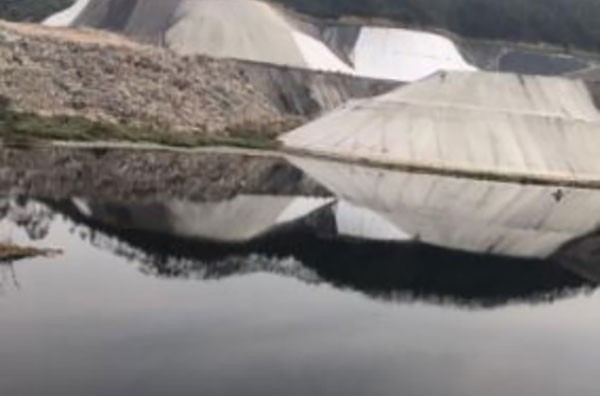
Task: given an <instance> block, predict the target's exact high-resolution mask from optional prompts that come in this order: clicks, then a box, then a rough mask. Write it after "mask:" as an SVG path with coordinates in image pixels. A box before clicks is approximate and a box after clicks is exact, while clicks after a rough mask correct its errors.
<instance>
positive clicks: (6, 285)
mask: <svg viewBox="0 0 600 396" xmlns="http://www.w3.org/2000/svg"><path fill="white" fill-rule="evenodd" d="M293 161H294V163H295V164H296V165H297V166H298V167H299V168H300V169H303V170H304V171H306V172H308V174H309V175H311V177H314V178H315V179H316V180H317V181H318V182H319V183H321V184H322V186H323V187H324V188H327V189H328V190H329V191H331V192H332V193H333V194H332V195H331V196H330V197H327V196H321V197H312V196H311V197H308V196H301V195H287V194H286V195H278V194H274V193H270V194H268V195H266V194H260V195H259V194H239V195H237V196H233V197H226V198H223V199H220V200H216V201H214V200H213V201H210V202H198V201H186V200H185V199H180V198H177V199H170V200H169V199H167V200H164V199H161V200H153V199H149V200H133V201H121V200H120V201H118V202H116V201H115V202H107V201H106V200H96V199H94V195H93V194H90V195H89V196H86V197H72V198H68V199H65V198H60V199H59V198H49V197H23V196H12V197H7V198H6V199H4V200H2V204H1V205H0V210H1V212H0V217H2V220H1V221H0V230H1V231H2V236H3V238H4V239H10V240H13V241H16V242H24V243H29V244H38V245H41V246H45V247H60V248H63V249H64V250H65V254H64V256H61V257H58V258H54V259H44V258H40V259H34V260H26V261H22V262H17V263H13V264H12V265H9V264H3V265H1V266H0V284H1V285H2V287H1V288H0V317H1V318H2V321H1V323H2V329H1V330H0V373H2V374H0V392H1V394H7V395H27V396H29V395H65V394H67V395H69V394H73V395H78V394H86V395H131V394H149V395H159V394H174V395H192V394H194V395H195V394H207V395H241V394H244V395H255V394H256V395H264V394H283V393H285V394H292V395H306V394H321V395H365V394H368V395H396V394H402V395H457V396H458V395H509V394H511V395H512V394H523V395H566V394H577V395H597V394H598V392H599V391H600V387H599V386H598V385H597V381H596V375H595V372H596V367H597V366H598V364H599V363H600V352H597V351H598V346H600V338H599V337H598V334H600V310H599V309H598V308H599V307H600V297H599V296H598V294H597V293H596V292H595V290H596V287H597V285H598V282H599V281H600V277H599V276H598V274H600V272H598V271H597V270H596V266H597V264H598V261H597V257H598V256H597V254H596V251H597V246H600V245H599V244H598V243H597V239H596V224H597V220H598V219H596V218H594V217H593V213H600V212H597V211H595V209H596V206H600V195H599V193H596V192H594V191H585V190H570V189H561V190H560V194H558V195H560V198H559V199H557V198H556V197H557V196H558V195H557V194H556V191H557V190H556V189H553V188H549V187H524V186H514V185H505V184H500V183H489V182H473V181H468V182H465V181H461V180H457V179H445V178H439V177H432V176H426V175H408V174H401V173H398V172H391V171H381V170H377V171H376V170H370V169H366V168H359V167H348V166H346V165H343V166H342V165H337V164H327V163H320V162H315V161H306V160H298V159H296V160H293ZM286 188H287V187H286ZM288 190H289V189H288ZM597 195H598V196H597ZM596 202H598V204H597V203H596Z"/></svg>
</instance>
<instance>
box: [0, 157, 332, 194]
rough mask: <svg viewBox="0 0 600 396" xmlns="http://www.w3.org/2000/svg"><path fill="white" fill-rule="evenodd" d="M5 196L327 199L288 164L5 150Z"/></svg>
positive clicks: (1, 171) (0, 169)
mask: <svg viewBox="0 0 600 396" xmlns="http://www.w3.org/2000/svg"><path fill="white" fill-rule="evenodd" d="M0 194H2V195H7V194H24V195H30V196H37V197H45V198H53V199H59V198H67V197H72V196H80V197H93V198H94V199H98V200H105V201H124V200H141V201H152V200H161V199H172V198H179V199H187V200H198V201H201V200H202V201H203V200H218V199H225V198H228V197H232V196H234V195H237V194H286V195H319V196H324V195H328V192H327V190H326V189H324V188H323V187H321V186H320V185H319V184H318V183H316V182H315V181H314V180H313V179H311V178H309V177H307V176H305V175H304V174H303V173H302V172H301V171H299V170H298V169H296V168H294V167H292V166H291V165H290V164H288V163H287V162H286V161H285V160H284V159H281V158H274V157H264V156H263V157H259V156H251V155H238V154H225V153H210V154H209V153H194V154H187V153H178V152H171V151H154V150H152V151H151V150H126V149H71V148H50V147H48V148H35V149H31V150H19V149H0Z"/></svg>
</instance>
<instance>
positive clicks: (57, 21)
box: [45, 0, 473, 81]
mask: <svg viewBox="0 0 600 396" xmlns="http://www.w3.org/2000/svg"><path fill="white" fill-rule="evenodd" d="M132 1H133V3H131V2H132ZM132 4H133V5H132ZM114 15H119V16H121V17H122V18H121V19H122V20H121V21H119V22H114V21H113V19H114ZM45 23H46V24H47V25H53V26H92V27H95V28H108V29H111V30H116V31H119V32H121V33H123V34H126V35H129V36H131V37H134V38H136V39H138V40H141V41H143V42H146V43H155V44H160V45H166V46H167V47H169V48H171V49H173V50H174V51H176V52H179V53H182V54H204V55H209V56H215V57H224V58H236V59H244V60H251V61H256V62H266V63H274V64H280V65H286V66H294V67H302V68H309V69H313V70H324V71H334V72H341V73H346V74H358V75H360V76H364V77H373V78H384V79H394V80H401V81H414V80H417V79H420V78H422V77H424V76H427V75H429V74H431V73H434V72H435V71H438V70H445V69H449V70H456V69H458V70H473V67H472V66H470V65H469V64H468V63H467V62H466V61H465V60H464V59H463V57H462V56H461V54H460V53H459V51H458V49H457V47H456V46H455V45H454V43H452V41H450V40H448V39H447V38H445V37H443V36H440V35H437V34H433V33H425V32H419V31H411V30H407V29H395V28H378V27H368V26H367V27H362V28H361V29H360V33H359V36H358V40H357V42H356V43H355V47H354V50H353V51H352V54H350V55H351V56H350V57H351V58H353V59H354V66H353V65H349V64H347V63H346V62H345V61H343V60H342V59H341V57H339V56H338V55H337V54H336V53H335V52H334V51H333V50H332V49H331V48H329V47H328V46H327V45H326V44H325V42H324V41H322V40H321V39H319V38H318V37H315V36H313V35H311V34H308V30H306V31H304V30H302V28H301V26H306V24H307V23H308V22H306V21H303V22H302V23H299V22H298V21H297V19H296V17H295V16H293V15H289V14H288V13H287V12H285V11H283V10H279V9H277V8H275V7H274V6H272V5H270V4H268V3H264V2H262V1H259V0H94V1H92V2H90V0H78V1H77V3H76V4H75V5H73V6H72V7H70V8H69V9H67V10H65V11H63V12H60V13H58V14H56V15H53V16H52V17H50V18H48V19H47V20H46V21H45ZM316 30H317V29H315V31H316Z"/></svg>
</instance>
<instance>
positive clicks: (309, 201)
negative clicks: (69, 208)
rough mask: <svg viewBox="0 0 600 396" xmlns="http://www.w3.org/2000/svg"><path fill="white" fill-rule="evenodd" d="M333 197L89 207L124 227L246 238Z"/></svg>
mask: <svg viewBox="0 0 600 396" xmlns="http://www.w3.org/2000/svg"><path fill="white" fill-rule="evenodd" d="M332 201H333V200H332V199H330V198H309V197H285V196H268V195H256V196H253V195H239V196H236V197H235V198H233V199H231V200H227V201H220V202H205V203H191V202H183V201H169V202H165V203H160V204H146V205H144V204H136V205H132V206H130V207H120V208H119V209H118V210H113V209H112V208H111V206H106V205H94V204H93V203H89V204H88V205H87V207H89V208H90V209H89V210H90V215H89V217H92V218H94V219H96V220H99V221H102V222H105V223H108V224H113V225H118V226H119V227H120V228H124V229H126V228H130V229H136V230H141V231H155V232H164V233H169V234H172V235H175V236H180V237H190V238H203V239H209V240H216V241H223V242H243V241H247V240H250V239H252V238H256V237H258V236H261V235H262V234H265V233H267V232H269V231H271V230H273V229H275V228H276V227H278V226H281V225H284V224H286V223H289V222H292V221H294V220H297V219H300V218H302V217H305V216H307V215H309V214H310V213H312V212H313V211H315V210H317V209H319V208H322V207H324V206H326V205H328V204H330V203H331V202H332ZM78 207H79V206H78ZM125 208H126V211H125ZM82 214H84V213H82ZM84 215H85V214H84Z"/></svg>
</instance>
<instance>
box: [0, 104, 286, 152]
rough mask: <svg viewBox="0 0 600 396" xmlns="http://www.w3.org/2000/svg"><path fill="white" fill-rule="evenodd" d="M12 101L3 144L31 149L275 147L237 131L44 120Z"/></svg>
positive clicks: (0, 118) (2, 120)
mask: <svg viewBox="0 0 600 396" xmlns="http://www.w3.org/2000/svg"><path fill="white" fill-rule="evenodd" d="M9 103H10V101H9V100H7V99H6V98H2V97H1V96H0V140H1V141H3V142H4V144H6V145H9V146H17V147H30V146H35V145H38V144H43V143H44V141H53V140H64V141H81V142H93V141H120V142H135V143H156V144H162V145H167V146H176V147H198V146H207V145H226V146H234V147H245V148H255V149H270V148H274V147H276V142H275V140H274V139H273V136H272V135H269V134H259V133H254V132H252V131H251V130H243V129H236V130H232V131H229V132H228V133H227V134H226V136H207V134H204V133H200V132H182V131H170V130H168V128H164V129H157V128H146V127H140V126H132V125H115V124H110V123H107V122H99V121H91V120H88V119H86V118H83V117H78V116H53V117H42V116H39V115H36V114H32V113H23V112H15V111H12V110H11V109H10V106H9Z"/></svg>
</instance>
